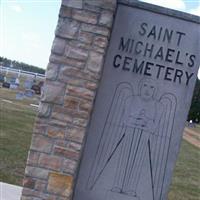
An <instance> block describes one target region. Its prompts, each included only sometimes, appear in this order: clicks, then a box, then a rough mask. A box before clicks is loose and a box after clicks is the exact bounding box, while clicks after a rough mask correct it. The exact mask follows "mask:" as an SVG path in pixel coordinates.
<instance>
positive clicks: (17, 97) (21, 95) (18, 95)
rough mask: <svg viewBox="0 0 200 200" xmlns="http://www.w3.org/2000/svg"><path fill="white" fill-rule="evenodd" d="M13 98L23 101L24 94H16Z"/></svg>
mask: <svg viewBox="0 0 200 200" xmlns="http://www.w3.org/2000/svg"><path fill="white" fill-rule="evenodd" d="M15 98H16V99H17V100H23V99H24V92H17V93H16V97H15Z"/></svg>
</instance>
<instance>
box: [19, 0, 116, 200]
mask: <svg viewBox="0 0 200 200" xmlns="http://www.w3.org/2000/svg"><path fill="white" fill-rule="evenodd" d="M115 8H116V2H115V0H76V1H75V0H63V1H62V5H61V8H60V13H59V19H58V25H57V28H56V31H55V39H54V41H53V45H52V49H51V55H50V59H49V64H48V67H47V72H46V81H45V89H44V93H43V95H42V97H41V103H40V106H39V114H38V117H37V119H36V122H35V127H34V130H33V136H32V143H31V147H30V151H29V155H28V160H27V166H26V170H25V177H24V181H23V185H24V188H23V192H22V197H21V199H22V200H30V199H31V200H32V199H34V200H40V199H45V200H46V199H49V200H58V199H59V200H64V199H65V200H70V199H71V197H72V194H73V188H74V184H75V178H76V174H77V168H78V164H79V161H80V157H81V152H82V148H83V144H84V138H85V134H86V130H87V124H88V122H89V120H90V115H91V111H92V107H93V102H94V99H95V94H96V90H97V88H98V84H99V80H100V77H101V71H102V66H103V63H104V57H105V52H106V48H107V45H108V42H109V36H110V32H111V27H112V22H113V15H114V12H115Z"/></svg>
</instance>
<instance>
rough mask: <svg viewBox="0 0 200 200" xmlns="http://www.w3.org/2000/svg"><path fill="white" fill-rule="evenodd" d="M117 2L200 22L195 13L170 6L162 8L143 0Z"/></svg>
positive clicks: (121, 0)
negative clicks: (142, 0)
mask: <svg viewBox="0 0 200 200" xmlns="http://www.w3.org/2000/svg"><path fill="white" fill-rule="evenodd" d="M117 3H118V4H121V5H126V6H129V7H134V8H139V9H144V10H148V11H151V12H155V13H159V14H163V15H168V16H171V17H175V18H178V19H183V20H186V21H190V22H194V23H197V24H200V17H199V16H197V15H192V14H189V13H185V12H181V11H177V10H173V9H170V8H164V7H161V6H157V5H153V4H150V3H145V2H141V1H137V0H118V1H117Z"/></svg>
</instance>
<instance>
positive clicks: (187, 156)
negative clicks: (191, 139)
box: [169, 140, 200, 200]
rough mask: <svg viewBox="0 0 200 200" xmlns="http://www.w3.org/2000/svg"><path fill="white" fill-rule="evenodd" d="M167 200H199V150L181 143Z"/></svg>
mask: <svg viewBox="0 0 200 200" xmlns="http://www.w3.org/2000/svg"><path fill="white" fill-rule="evenodd" d="M169 200H200V150H199V149H198V148H197V147H194V146H192V145H191V144H189V143H188V142H186V141H184V140H183V141H182V145H181V150H180V154H179V158H178V161H177V163H176V168H175V171H174V176H173V181H172V185H171V189H170V193H169Z"/></svg>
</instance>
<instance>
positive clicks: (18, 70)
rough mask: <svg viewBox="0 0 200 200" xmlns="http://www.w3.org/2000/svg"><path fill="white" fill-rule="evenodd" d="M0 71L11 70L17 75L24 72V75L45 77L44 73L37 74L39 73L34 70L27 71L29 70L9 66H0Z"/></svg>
mask: <svg viewBox="0 0 200 200" xmlns="http://www.w3.org/2000/svg"><path fill="white" fill-rule="evenodd" d="M0 72H6V73H8V72H13V73H18V76H20V75H21V74H25V75H31V76H35V77H41V78H45V74H39V73H35V72H29V71H24V70H21V69H14V68H10V67H3V66H0Z"/></svg>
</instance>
